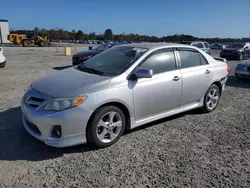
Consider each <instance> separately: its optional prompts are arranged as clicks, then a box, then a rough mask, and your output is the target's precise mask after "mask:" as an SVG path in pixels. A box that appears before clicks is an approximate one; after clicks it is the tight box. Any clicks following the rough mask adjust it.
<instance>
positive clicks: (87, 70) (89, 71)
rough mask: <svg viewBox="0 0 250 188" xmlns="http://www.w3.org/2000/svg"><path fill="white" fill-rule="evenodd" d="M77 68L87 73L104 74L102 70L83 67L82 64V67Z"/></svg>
mask: <svg viewBox="0 0 250 188" xmlns="http://www.w3.org/2000/svg"><path fill="white" fill-rule="evenodd" d="M78 68H79V69H80V70H82V71H85V72H88V73H93V74H98V75H104V72H102V71H99V70H96V69H93V68H88V67H84V66H83V67H82V66H79V67H78Z"/></svg>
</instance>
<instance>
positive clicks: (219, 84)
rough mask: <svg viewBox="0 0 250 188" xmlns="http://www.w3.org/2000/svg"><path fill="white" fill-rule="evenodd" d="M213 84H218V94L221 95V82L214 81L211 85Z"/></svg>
mask: <svg viewBox="0 0 250 188" xmlns="http://www.w3.org/2000/svg"><path fill="white" fill-rule="evenodd" d="M213 84H214V85H217V86H218V88H219V89H220V96H221V94H222V84H221V82H220V81H215V82H213V83H212V84H211V85H213Z"/></svg>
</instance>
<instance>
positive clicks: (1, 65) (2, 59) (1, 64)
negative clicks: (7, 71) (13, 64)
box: [0, 47, 6, 68]
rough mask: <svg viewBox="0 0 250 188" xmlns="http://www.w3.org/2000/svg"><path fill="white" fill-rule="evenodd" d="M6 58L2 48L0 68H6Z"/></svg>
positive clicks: (0, 50) (0, 51)
mask: <svg viewBox="0 0 250 188" xmlns="http://www.w3.org/2000/svg"><path fill="white" fill-rule="evenodd" d="M5 63H6V58H5V57H4V55H3V48H2V47H0V68H3V67H5Z"/></svg>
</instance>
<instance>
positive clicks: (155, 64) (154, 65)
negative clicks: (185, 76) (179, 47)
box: [140, 51, 176, 74]
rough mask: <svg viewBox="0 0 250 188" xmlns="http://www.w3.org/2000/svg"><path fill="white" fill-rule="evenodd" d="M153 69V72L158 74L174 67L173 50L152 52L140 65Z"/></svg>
mask: <svg viewBox="0 0 250 188" xmlns="http://www.w3.org/2000/svg"><path fill="white" fill-rule="evenodd" d="M140 67H141V68H147V69H151V70H153V74H159V73H163V72H167V71H172V70H175V69H176V62H175V56H174V52H173V51H169V52H161V53H157V54H153V55H152V56H150V57H149V58H148V59H146V61H145V62H144V63H143V64H142V65H141V66H140Z"/></svg>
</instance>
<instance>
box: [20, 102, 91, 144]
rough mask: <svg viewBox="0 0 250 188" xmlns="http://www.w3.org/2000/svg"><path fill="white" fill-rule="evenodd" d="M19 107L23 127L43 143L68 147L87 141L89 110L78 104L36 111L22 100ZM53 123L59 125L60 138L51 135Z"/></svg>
mask: <svg viewBox="0 0 250 188" xmlns="http://www.w3.org/2000/svg"><path fill="white" fill-rule="evenodd" d="M21 108H22V112H23V118H22V121H23V125H24V127H25V129H26V130H27V131H28V132H29V133H30V134H31V135H32V136H34V137H35V138H37V139H38V140H41V141H43V142H44V143H45V144H47V145H49V146H53V147H68V146H74V145H79V144H84V143H86V142H87V139H86V127H87V123H88V120H89V118H90V116H91V114H92V112H91V111H87V110H84V109H82V108H81V107H80V106H78V107H74V108H70V109H68V110H64V111H60V112H52V111H38V110H36V109H34V108H32V107H29V106H27V105H26V104H25V103H24V100H22V105H21ZM31 125H32V126H31ZM55 125H60V126H61V137H60V138H55V137H53V136H52V129H53V127H54V126H55ZM34 126H35V128H34Z"/></svg>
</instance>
